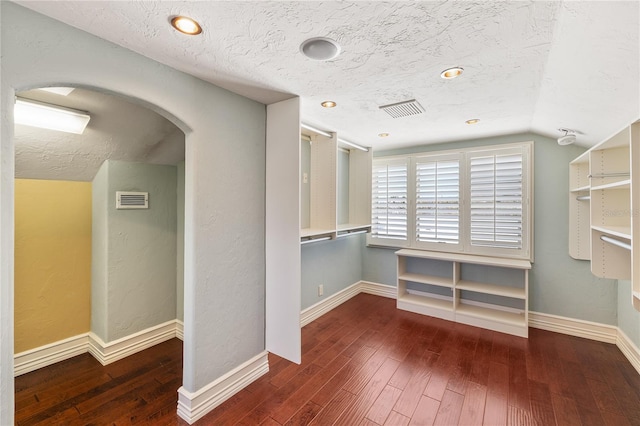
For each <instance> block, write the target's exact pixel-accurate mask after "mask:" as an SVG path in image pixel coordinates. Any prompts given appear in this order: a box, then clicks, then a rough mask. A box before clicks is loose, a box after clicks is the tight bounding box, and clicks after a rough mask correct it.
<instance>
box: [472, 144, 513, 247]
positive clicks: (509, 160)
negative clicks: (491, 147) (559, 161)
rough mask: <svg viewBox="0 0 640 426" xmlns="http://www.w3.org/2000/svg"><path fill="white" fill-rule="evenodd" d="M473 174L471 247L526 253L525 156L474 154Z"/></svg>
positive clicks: (510, 153) (504, 153) (511, 153)
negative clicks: (524, 230)
mask: <svg viewBox="0 0 640 426" xmlns="http://www.w3.org/2000/svg"><path fill="white" fill-rule="evenodd" d="M503 151H506V150H503ZM487 154H488V155H487ZM469 173H470V178H469V185H470V204H471V207H470V223H471V229H470V231H471V232H470V233H471V245H472V246H483V247H494V248H503V249H516V250H519V249H522V246H523V222H522V220H523V155H522V152H521V151H518V150H515V151H513V150H511V152H503V153H500V151H499V150H498V151H497V152H496V153H473V154H471V155H470V157H469Z"/></svg>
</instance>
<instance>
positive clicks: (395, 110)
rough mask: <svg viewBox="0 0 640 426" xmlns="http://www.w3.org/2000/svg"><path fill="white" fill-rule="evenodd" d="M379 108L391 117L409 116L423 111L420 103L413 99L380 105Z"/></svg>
mask: <svg viewBox="0 0 640 426" xmlns="http://www.w3.org/2000/svg"><path fill="white" fill-rule="evenodd" d="M380 109H381V110H383V111H384V112H386V113H387V114H389V115H390V116H391V117H393V118H400V117H409V116H411V115H418V114H422V113H423V112H424V108H423V107H422V105H420V103H419V102H418V101H416V100H415V99H411V100H409V101H403V102H398V103H395V104H389V105H382V106H381V107H380Z"/></svg>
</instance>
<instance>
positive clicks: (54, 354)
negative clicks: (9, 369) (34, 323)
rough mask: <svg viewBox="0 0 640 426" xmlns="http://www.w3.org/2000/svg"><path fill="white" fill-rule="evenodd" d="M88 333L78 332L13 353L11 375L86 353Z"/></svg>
mask: <svg viewBox="0 0 640 426" xmlns="http://www.w3.org/2000/svg"><path fill="white" fill-rule="evenodd" d="M88 348H89V333H83V334H78V335H77V336H73V337H69V338H66V339H63V340H59V341H57V342H53V343H49V344H47V345H44V346H40V347H38V348H34V349H29V350H28V351H24V352H20V353H18V354H15V355H14V357H13V375H14V377H15V376H20V375H21V374H25V373H29V372H31V371H34V370H37V369H39V368H42V367H46V366H49V365H52V364H55V363H56V362H60V361H64V360H65V359H69V358H72V357H74V356H77V355H81V354H83V353H86V352H87V351H88V350H89V349H88Z"/></svg>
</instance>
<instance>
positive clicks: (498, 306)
mask: <svg viewBox="0 0 640 426" xmlns="http://www.w3.org/2000/svg"><path fill="white" fill-rule="evenodd" d="M396 256H397V262H398V270H397V272H398V294H397V307H398V309H403V310H406V311H410V312H415V313H419V314H423V315H430V316H434V317H438V318H443V319H446V320H450V321H456V322H460V323H464V324H469V325H473V326H477V327H483V328H487V329H490V330H495V331H500V332H503V333H509V334H513V335H516V336H521V337H528V330H529V327H528V320H529V319H528V307H529V302H528V295H529V269H531V263H530V262H529V261H527V260H519V259H505V258H498V257H489V256H475V255H467V254H455V253H440V252H431V251H423V250H410V249H404V250H399V251H397V252H396Z"/></svg>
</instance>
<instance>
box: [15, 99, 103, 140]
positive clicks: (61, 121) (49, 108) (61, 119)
mask: <svg viewBox="0 0 640 426" xmlns="http://www.w3.org/2000/svg"><path fill="white" fill-rule="evenodd" d="M13 117H14V122H15V123H16V124H22V125H25V126H32V127H39V128H42V129H49V130H57V131H60V132H67V133H75V134H77V135H81V134H82V132H84V129H85V128H86V127H87V124H89V119H90V118H91V117H90V116H89V115H88V113H86V112H85V111H78V110H74V109H69V108H63V107H60V106H57V105H50V104H45V103H42V102H35V101H31V100H27V99H22V98H17V99H16V104H15V106H14V109H13Z"/></svg>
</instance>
